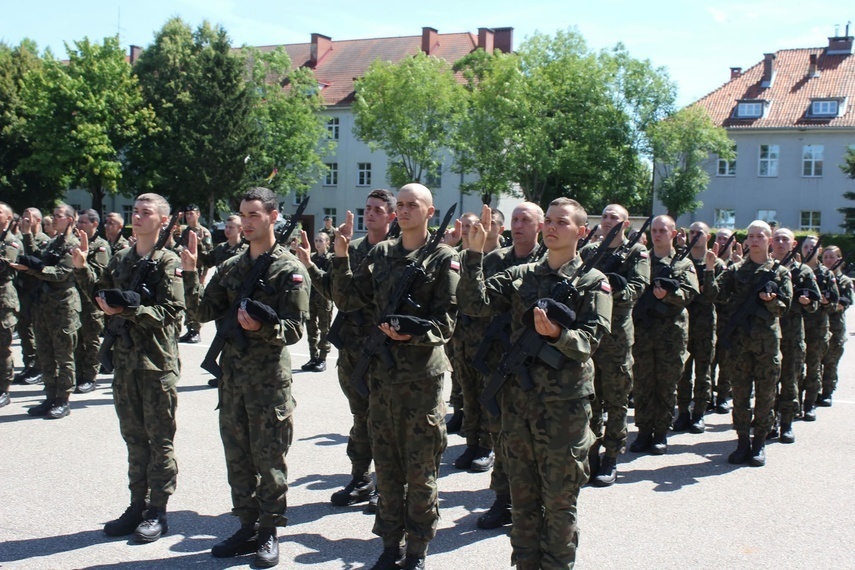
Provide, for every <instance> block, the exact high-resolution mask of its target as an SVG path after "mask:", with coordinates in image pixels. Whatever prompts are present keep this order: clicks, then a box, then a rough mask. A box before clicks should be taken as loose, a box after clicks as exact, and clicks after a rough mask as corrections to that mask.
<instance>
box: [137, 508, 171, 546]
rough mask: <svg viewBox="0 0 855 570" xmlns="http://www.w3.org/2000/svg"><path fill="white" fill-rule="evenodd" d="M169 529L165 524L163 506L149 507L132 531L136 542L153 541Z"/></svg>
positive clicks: (164, 509)
mask: <svg viewBox="0 0 855 570" xmlns="http://www.w3.org/2000/svg"><path fill="white" fill-rule="evenodd" d="M168 531H169V525H168V524H166V508H165V507H149V508H148V510H147V511H146V512H145V516H144V517H143V521H142V522H141V523H140V524H139V526H137V529H136V530H135V531H134V539H135V540H136V541H137V542H154V541H155V540H157V539H158V538H160V537H161V536H163V535H164V534H166V533H167V532H168Z"/></svg>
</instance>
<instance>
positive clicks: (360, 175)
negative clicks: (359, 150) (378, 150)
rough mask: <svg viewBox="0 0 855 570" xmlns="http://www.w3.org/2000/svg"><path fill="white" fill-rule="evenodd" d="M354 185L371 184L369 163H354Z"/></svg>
mask: <svg viewBox="0 0 855 570" xmlns="http://www.w3.org/2000/svg"><path fill="white" fill-rule="evenodd" d="M356 185H357V186H371V163H370V162H357V163H356Z"/></svg>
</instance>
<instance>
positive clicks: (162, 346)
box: [74, 247, 184, 373]
mask: <svg viewBox="0 0 855 570" xmlns="http://www.w3.org/2000/svg"><path fill="white" fill-rule="evenodd" d="M140 259H141V257H140V255H139V254H138V253H137V248H135V247H129V248H126V249H123V250H122V251H120V252H119V253H117V254H116V255H114V256H113V257H111V258H110V261H109V263H108V264H107V268H106V270H104V272H103V273H102V274H101V277H100V278H98V279H96V273H95V269H94V268H93V267H92V266H90V265H87V266H86V267H84V268H83V269H75V270H74V276H75V279H76V280H77V282H78V283H79V284H80V289H81V290H82V291H83V294H84V295H85V296H87V297H88V298H89V299H91V300H94V297H95V294H96V292H97V291H98V290H100V289H121V290H122V291H127V290H130V288H131V282H132V281H133V278H134V274H135V272H136V267H137V265H138V264H139V262H140ZM154 263H155V267H154V269H153V270H151V271H150V272H149V273H148V276H147V277H146V280H145V290H146V291H148V292H149V293H150V295H146V294H142V295H141V297H142V303H141V305H140V306H139V307H137V308H127V309H125V310H124V311H122V312H121V313H119V315H118V316H120V317H122V318H123V319H125V320H127V321H128V322H129V323H130V328H129V329H128V333H129V334H130V337H131V341H132V342H131V346H125V342H124V341H123V340H122V339H116V343H115V344H114V345H113V364H114V366H115V367H116V368H119V367H122V368H123V369H126V370H135V369H136V370H156V371H159V372H175V373H178V372H179V371H180V368H181V364H180V361H179V359H178V334H179V333H180V332H181V331H180V325H181V315H182V312H183V311H184V284H183V282H182V279H181V261H180V260H179V259H178V256H177V255H176V254H175V253H174V252H172V251H169V250H167V249H163V250H161V251H159V252H157V253H155V254H154ZM108 318H112V317H108Z"/></svg>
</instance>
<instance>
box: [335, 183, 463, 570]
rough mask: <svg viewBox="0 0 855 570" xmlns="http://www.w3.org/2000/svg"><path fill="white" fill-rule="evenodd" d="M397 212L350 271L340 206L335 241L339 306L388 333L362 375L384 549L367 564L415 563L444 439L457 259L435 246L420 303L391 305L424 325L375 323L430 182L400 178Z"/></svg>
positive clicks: (412, 238)
mask: <svg viewBox="0 0 855 570" xmlns="http://www.w3.org/2000/svg"><path fill="white" fill-rule="evenodd" d="M396 212H397V218H398V223H399V226H400V228H401V237H400V238H396V239H391V240H387V241H384V242H381V243H379V244H377V245H376V246H374V248H373V249H372V250H371V251H370V252H369V253H368V255H367V256H366V258H365V259H364V260H363V261H362V264H360V266H359V267H358V268H357V269H356V270H355V271H351V269H350V265H349V262H348V254H349V252H348V248H347V245H348V241H349V239H350V237H351V236H352V233H353V214H352V213H351V212H348V213H347V220H346V221H345V223H344V224H343V225H342V226H341V227H340V228H339V234H337V236H336V241H335V258H334V259H333V269H332V290H333V299H334V301H335V302H336V305H337V306H338V307H339V308H340V309H341V310H344V311H353V310H357V309H362V308H363V307H370V310H371V312H372V319H371V322H372V323H376V324H379V327H380V330H381V331H383V333H384V334H385V335H386V336H387V337H388V338H389V339H390V344H389V345H388V349H389V354H388V355H387V356H388V357H389V358H391V362H392V363H393V365H392V366H391V367H389V366H388V364H389V363H388V362H384V359H381V358H372V360H371V362H370V364H369V368H368V378H367V380H368V386H369V389H370V395H369V397H368V422H369V433H370V434H371V443H372V450H373V452H374V465H375V468H376V471H377V490H378V492H379V494H380V501H379V504H378V505H377V516H376V518H375V522H374V533H375V534H377V535H378V536H380V537H382V539H383V547H384V549H383V553H382V555H381V556H380V558H379V559H378V561H377V563H376V564H375V565H374V568H377V569H385V568H389V569H391V568H397V567H398V566H396V565H395V563H396V561H397V559H398V558H399V557H400V555H401V554H402V553H403V552H404V550H405V552H406V558H405V562H404V565H403V568H406V569H409V570H414V569H417V568H424V564H425V556H426V554H427V549H428V543H429V542H430V541H431V540H432V539H433V537H434V536H435V535H436V526H437V522H438V520H439V493H438V489H437V476H438V473H439V464H440V459H441V457H442V452H443V451H444V450H445V447H446V431H445V404H444V403H443V401H442V386H443V377H444V374H445V372H446V371H448V370H449V363H448V359H447V358H446V356H445V352H444V351H443V349H442V347H443V345H444V344H445V343H447V342H448V341H449V340H450V338H451V335H452V333H453V331H454V315H455V314H456V312H457V301H456V297H455V294H454V292H455V289H456V288H457V281H458V278H459V273H458V272H459V268H460V266H459V262H458V261H457V253H456V252H455V251H454V250H453V249H452V248H451V247H448V246H446V245H444V244H439V246H438V247H437V248H436V249H435V250H434V251H433V252H431V253H430V254H429V255H428V256H427V258H426V259H424V260H422V267H423V269H424V271H425V276H424V277H422V278H418V279H417V280H416V282H415V284H414V286H413V287H412V288H411V290H410V294H411V297H412V300H413V301H415V304H418V306H420V307H421V308H420V309H418V308H416V307H415V306H414V305H413V304H405V305H404V306H402V307H400V308H399V309H397V310H400V311H401V312H402V313H404V314H406V315H411V316H415V317H419V318H420V319H421V320H422V321H421V322H423V323H424V324H425V325H426V327H427V331H426V332H424V333H423V334H416V335H414V334H403V333H400V332H398V331H397V330H395V329H394V328H392V326H391V324H390V322H391V321H393V320H398V319H390V320H389V322H383V323H381V320H382V317H384V316H386V315H387V311H389V310H390V308H389V304H390V296H391V295H392V293H393V291H394V289H395V286H396V285H397V281H398V279H400V277H401V275H402V273H403V272H404V269H405V267H406V266H407V265H408V264H409V263H410V262H412V261H415V260H417V259H418V257H419V252H420V251H421V249H422V248H423V247H424V246H425V245H426V244H427V242H428V238H429V234H428V229H427V228H428V222H429V221H430V219H431V217H432V216H433V213H434V207H433V196H432V195H431V192H430V190H428V189H427V188H426V187H424V186H422V185H421V184H415V183H414V184H407V185H405V186H404V187H402V188H401V190H400V192H399V194H398V202H397V207H396ZM405 543H406V546H405V547H404V544H405Z"/></svg>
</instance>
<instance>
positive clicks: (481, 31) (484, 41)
mask: <svg viewBox="0 0 855 570" xmlns="http://www.w3.org/2000/svg"><path fill="white" fill-rule="evenodd" d="M478 47H479V48H481V49H483V50H484V51H485V52H487V53H489V54H492V53H493V30H491V29H490V28H478Z"/></svg>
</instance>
